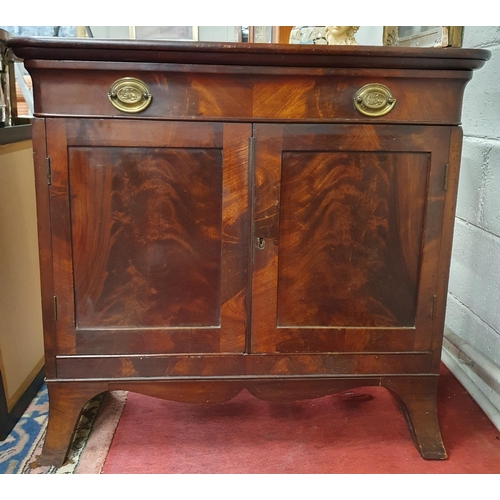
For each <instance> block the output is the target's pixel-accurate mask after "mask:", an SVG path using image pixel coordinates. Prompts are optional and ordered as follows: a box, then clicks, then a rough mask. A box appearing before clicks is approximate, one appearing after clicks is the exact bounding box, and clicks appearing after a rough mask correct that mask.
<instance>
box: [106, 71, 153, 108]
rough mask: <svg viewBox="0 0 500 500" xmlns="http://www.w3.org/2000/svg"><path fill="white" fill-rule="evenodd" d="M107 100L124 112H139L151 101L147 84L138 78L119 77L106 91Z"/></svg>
mask: <svg viewBox="0 0 500 500" xmlns="http://www.w3.org/2000/svg"><path fill="white" fill-rule="evenodd" d="M108 97H109V100H110V101H111V104H113V106H114V107H115V108H116V109H119V110H120V111H124V112H125V113H139V111H142V110H143V109H146V108H147V107H148V106H149V104H150V103H151V99H152V96H151V94H150V92H149V89H148V86H147V85H146V84H145V83H144V82H143V81H142V80H139V79H138V78H131V77H126V78H120V79H119V80H116V82H115V83H113V85H111V88H110V89H109V92H108Z"/></svg>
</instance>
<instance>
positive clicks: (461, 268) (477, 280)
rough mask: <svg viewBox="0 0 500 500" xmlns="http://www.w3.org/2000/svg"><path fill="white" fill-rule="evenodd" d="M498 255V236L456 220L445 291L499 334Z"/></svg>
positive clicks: (499, 282)
mask: <svg viewBox="0 0 500 500" xmlns="http://www.w3.org/2000/svg"><path fill="white" fill-rule="evenodd" d="M499 256H500V238H499V237H497V236H495V235H492V234H490V233H488V232H487V231H484V230H482V229H480V228H477V227H475V226H473V225H471V224H468V223H466V222H464V221H462V220H461V219H458V218H457V219H456V222H455V234H454V242H453V253H452V261H451V269H450V285H449V291H450V292H451V293H452V294H453V295H455V296H456V297H457V299H458V300H459V301H460V302H462V303H463V304H464V305H465V306H466V307H468V308H469V309H470V310H471V311H472V312H473V313H474V314H476V315H477V316H479V318H481V319H482V321H484V322H485V323H486V324H488V325H489V326H490V327H491V328H492V329H494V330H495V331H500V307H499V304H500V258H499ZM457 335H458V333H457Z"/></svg>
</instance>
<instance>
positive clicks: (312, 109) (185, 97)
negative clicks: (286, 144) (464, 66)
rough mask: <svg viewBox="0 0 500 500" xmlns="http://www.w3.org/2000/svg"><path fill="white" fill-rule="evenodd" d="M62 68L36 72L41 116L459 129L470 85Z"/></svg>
mask: <svg viewBox="0 0 500 500" xmlns="http://www.w3.org/2000/svg"><path fill="white" fill-rule="evenodd" d="M50 64H51V65H52V66H50ZM60 64H61V66H62V67H60V68H57V64H56V63H53V62H52V63H46V62H43V64H42V62H40V61H39V64H38V66H40V65H41V66H42V67H37V68H30V71H32V73H33V79H34V85H35V114H36V115H38V116H82V117H126V118H138V119H140V118H153V119H155V118H156V119H172V120H220V119H225V120H235V121H236V120H238V121H281V122H282V121H311V122H373V123H378V122H383V123H398V122H399V123H401V122H404V123H449V124H456V123H459V122H460V108H461V102H462V93H463V88H464V86H465V84H466V83H467V81H468V79H469V72H466V71H419V70H405V71H400V70H385V71H383V70H372V69H366V70H349V69H338V70H333V69H329V70H328V69H317V68H260V67H255V68H248V67H247V68H243V67H241V68H240V67H228V66H223V67H208V66H196V67H193V66H186V65H184V66H183V65H160V64H156V65H152V64H149V65H142V66H141V65H139V64H130V63H128V64H116V65H114V66H110V68H107V67H106V64H108V63H97V68H94V69H93V70H92V71H88V70H85V69H84V68H83V67H82V66H81V65H82V64H83V63H80V66H79V65H78V63H76V62H75V67H73V68H69V67H65V64H68V63H60ZM43 65H45V66H47V67H43ZM56 68H57V69H56ZM127 79H133V80H134V81H135V82H137V81H138V82H140V83H139V84H140V85H143V87H141V88H145V89H146V92H145V93H144V98H143V99H139V98H138V99H137V106H135V105H131V106H129V109H127V106H128V104H127V106H121V107H120V106H117V105H116V88H117V86H118V87H120V84H121V82H124V81H125V82H126V81H127ZM139 84H138V85H139ZM122 87H123V86H122ZM110 95H111V96H112V98H110ZM148 96H149V97H148ZM113 97H114V101H115V102H113ZM146 100H147V101H148V102H147V103H146ZM132 101H134V96H132ZM122 104H123V103H122ZM129 104H130V103H129ZM132 104H133V103H132ZM141 104H145V105H144V106H142V107H141V106H140V105H141ZM124 108H125V109H124ZM138 108H141V109H138Z"/></svg>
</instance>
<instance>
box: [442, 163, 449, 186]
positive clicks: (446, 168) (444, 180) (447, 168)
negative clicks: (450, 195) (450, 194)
mask: <svg viewBox="0 0 500 500" xmlns="http://www.w3.org/2000/svg"><path fill="white" fill-rule="evenodd" d="M449 169H450V166H449V165H448V164H446V165H445V166H444V179H443V189H444V190H445V191H446V190H447V189H448V170H449Z"/></svg>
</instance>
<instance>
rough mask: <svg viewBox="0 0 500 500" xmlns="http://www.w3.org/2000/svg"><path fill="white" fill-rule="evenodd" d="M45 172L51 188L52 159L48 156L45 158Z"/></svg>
mask: <svg viewBox="0 0 500 500" xmlns="http://www.w3.org/2000/svg"><path fill="white" fill-rule="evenodd" d="M45 170H46V172H47V184H48V185H49V186H50V185H51V184H52V169H51V167H50V158H49V157H48V156H47V158H45Z"/></svg>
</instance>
